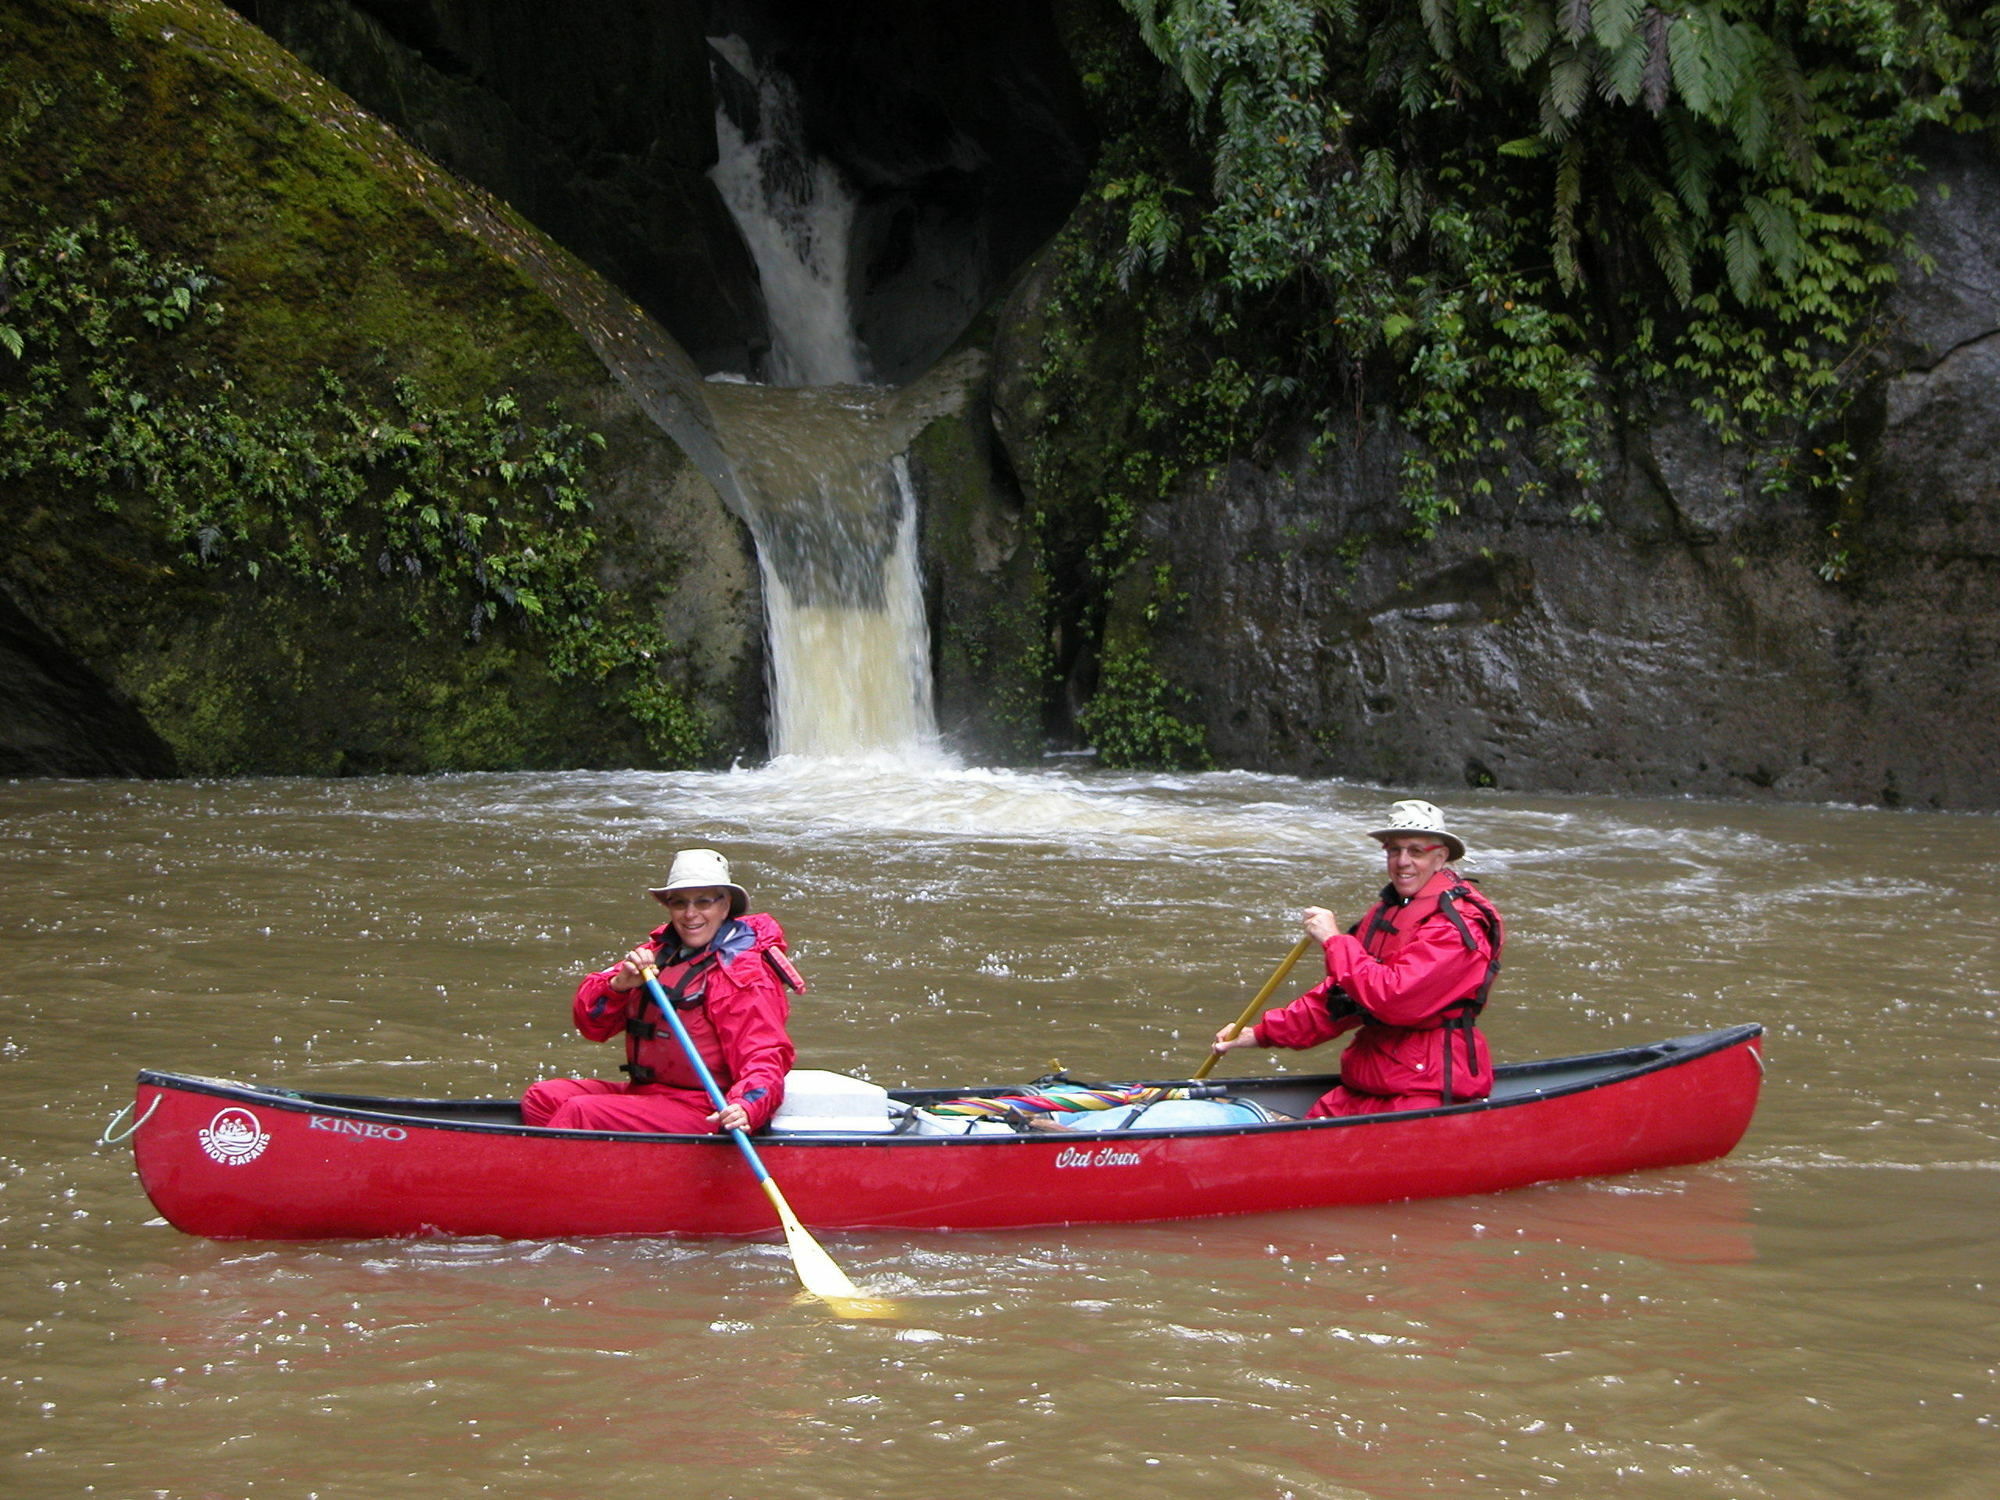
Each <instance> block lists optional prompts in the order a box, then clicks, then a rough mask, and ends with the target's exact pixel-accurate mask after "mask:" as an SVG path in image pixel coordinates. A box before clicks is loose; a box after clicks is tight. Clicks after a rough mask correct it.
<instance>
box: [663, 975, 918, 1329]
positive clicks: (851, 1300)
mask: <svg viewBox="0 0 2000 1500" xmlns="http://www.w3.org/2000/svg"><path fill="white" fill-rule="evenodd" d="M645 980H646V989H647V992H648V993H649V994H651V995H652V997H653V1003H654V1004H655V1005H657V1006H659V1008H660V1014H661V1015H663V1016H665V1017H666V1018H667V1024H668V1026H670V1027H672V1028H673V1033H674V1040H675V1041H677V1042H679V1043H680V1044H681V1051H682V1052H684V1053H685V1054H687V1060H688V1061H689V1062H690V1063H692V1064H693V1065H694V1070H695V1073H696V1074H697V1075H698V1076H699V1077H700V1078H701V1086H702V1087H703V1088H704V1089H706V1090H707V1091H708V1102H709V1103H711V1104H713V1105H714V1106H715V1108H716V1112H717V1113H718V1114H719V1113H720V1112H721V1111H722V1110H724V1109H726V1108H728V1103H729V1101H728V1100H726V1099H724V1098H723V1097H722V1090H721V1089H719V1088H718V1087H716V1083H715V1075H714V1074H713V1073H711V1072H709V1070H708V1064H707V1063H705V1062H703V1061H702V1057H701V1053H700V1052H699V1051H697V1050H696V1048H695V1045H694V1039H693V1038H692V1037H690V1036H689V1035H688V1033H687V1027H685V1026H683V1025H682V1024H681V1018H680V1017H679V1016H678V1015H676V1014H675V1013H674V1006H673V1002H672V1001H671V1000H669V999H668V998H667V993H666V991H665V990H663V989H661V988H660V976H659V971H658V970H657V969H654V968H652V967H651V966H650V965H649V966H648V967H647V968H646V970H645ZM729 1135H730V1139H732V1140H734V1141H735V1142H736V1149H737V1150H738V1151H741V1152H742V1153H743V1159H744V1160H745V1161H747V1162H749V1163H750V1170H751V1171H752V1172H754V1173H756V1174H757V1183H758V1185H759V1186H760V1187H762V1188H763V1189H764V1196H765V1197H767V1198H769V1199H770V1200H771V1206H772V1207H773V1208H775V1209H776V1210H777V1211H778V1222H779V1223H780V1224H782V1225H783V1226H784V1229H785V1244H786V1245H787V1246H788V1247H790V1249H791V1252H792V1268H793V1269H794V1270H795V1271H797V1272H798V1273H799V1282H800V1284H801V1285H802V1286H804V1287H805V1289H806V1290H807V1291H808V1292H810V1293H812V1295H813V1296H815V1297H817V1298H819V1299H820V1300H821V1301H822V1302H824V1303H826V1304H827V1305H828V1306H830V1307H832V1308H833V1310H834V1311H835V1312H837V1313H841V1314H843V1315H844V1316H846V1317H850V1318H893V1317H895V1316H896V1313H897V1307H896V1304H895V1303H893V1302H888V1301H885V1300H883V1299H882V1298H880V1297H870V1296H866V1295H864V1294H863V1293H862V1292H861V1291H860V1290H859V1289H857V1288H856V1287H855V1285H854V1283H853V1282H851V1281H849V1280H848V1279H847V1273H846V1272H845V1271H843V1270H841V1269H840V1267H839V1266H837V1265H835V1264H834V1263H833V1257H832V1256H831V1255H828V1254H827V1253H826V1251H825V1250H823V1249H821V1248H820V1243H819V1241H818V1240H816V1239H814V1238H813V1237H812V1236H811V1235H810V1234H809V1233H807V1232H806V1227H805V1225H803V1224H801V1223H800V1222H799V1216H798V1215H797V1214H795V1213H793V1212H792V1206H791V1204H789V1203H787V1202H786V1201H785V1195H784V1194H783V1193H781V1192H779V1191H778V1184H777V1183H775V1182H773V1181H772V1180H771V1173H770V1171H769V1170H768V1169H767V1168H766V1167H765V1165H764V1159H763V1158H762V1157H760V1156H759V1155H758V1154H757V1148H756V1147H755V1146H753V1145H751V1144H750V1137H749V1136H748V1135H747V1134H745V1133H744V1132H743V1131H741V1130H732V1131H730V1132H729Z"/></svg>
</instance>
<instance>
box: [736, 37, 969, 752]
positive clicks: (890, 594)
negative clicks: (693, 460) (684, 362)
mask: <svg viewBox="0 0 2000 1500" xmlns="http://www.w3.org/2000/svg"><path fill="white" fill-rule="evenodd" d="M709 40H710V46H711V47H712V48H713V49H714V52H715V57H716V63H715V66H716V68H717V69H718V74H717V78H718V85H719V87H718V89H717V94H718V98H719V99H722V100H725V101H726V100H727V99H729V98H730V97H731V95H732V94H733V95H734V96H735V97H736V99H737V101H738V109H737V112H738V114H740V115H742V116H743V118H742V120H741V121H740V122H739V120H738V119H737V118H735V117H733V116H732V113H731V111H730V109H729V108H728V107H727V105H726V103H722V104H718V106H717V109H716V117H715V135H716V147H717V162H716V165H715V167H714V168H713V169H712V170H711V172H710V174H709V175H710V177H711V178H712V179H713V181H714V182H715V184H716V187H717V189H718V190H719V191H720V193H721V194H722V198H723V201H724V202H725V203H726V204H727V205H728V208H729V211H730V213H731V214H732V215H733V216H734V218H735V220H736V223H737V227H738V228H739V230H740V231H741V233H742V235H743V239H744V243H745V244H746V245H747V246H748V247H749V250H750V253H751V255H752V257H753V258H754V260H755V261H756V264H757V271H758V276H759V278H760V281H761V284H762V287H763V292H764V303H765V312H766V317H767V320H768V322H769V326H770V335H771V347H770V352H769V355H768V357H767V360H766V369H765V371H764V373H765V375H766V377H767V379H768V381H769V382H770V384H769V385H766V386H756V385H745V384H741V383H736V382H727V381H717V382H714V383H712V384H711V387H710V390H711V398H710V405H711V407H712V408H713V409H714V411H715V413H716V416H717V419H718V424H719V426H720V430H721V432H722V434H723V440H724V446H725V448H726V449H727V450H728V452H729V456H730V460H731V463H732V465H733V467H734V468H735V470H736V473H737V477H738V480H739V483H740V488H741V490H742V496H743V503H744V505H745V507H746V508H747V510H748V516H747V517H746V519H747V520H748V522H749V525H750V532H751V535H752V537H753V538H754V539H755V541H756V543H757V558H758V566H759V569H760V571H761V574H762V578H763V583H764V602H765V614H766V622H767V628H768V631H769V656H770V676H771V748H772V752H773V753H774V754H776V755H809V756H853V755H865V754H878V753H884V752H888V753H895V754H901V755H925V756H929V755H935V754H936V752H937V726H936V722H935V719H934V717H933V714H932V710H931V688H930V641H929V635H928V630H927V626H926V622H925V618H924V609H923V596H922V590H921V587H920V583H919V579H918V576H917V546H916V530H917V507H916V495H915V492H914V490H913V489H912V487H911V484H910V478H909V471H908V466H907V464H906V463H905V461H904V460H903V458H902V457H901V454H900V450H899V446H898V443H897V441H896V438H895V435H894V425H895V424H893V423H891V422H887V421H885V420H884V414H883V409H882V404H881V402H880V400H879V399H878V398H879V397H880V396H881V394H882V393H880V392H875V391H872V390H870V389H868V388H865V387H864V386H863V384H862V383H863V382H864V381H865V380H866V378H867V354H866V351H865V350H864V349H863V347H862V345H861V342H860V340H859V338H858V337H857V336H856V334H855V331H854V318H853V312H852V308H851V305H850V301H849V298H848V293H847V278H848V266H847V257H848V248H849V243H850V241H851V238H852V230H853V223H854V208H855V200H854V195H853V193H852V191H851V190H850V189H849V187H848V186H847V184H846V183H845V182H844V181H843V180H842V179H841V176H840V173H839V172H838V171H837V170H836V169H835V168H834V166H833V165H832V164H831V163H829V162H826V161H823V160H820V159H818V158H816V157H814V156H812V155H811V154H810V153H809V152H808V151H807V149H806V147H805V145H804V139H805V136H804V130H803V128H802V125H801V120H800V114H799V104H798V96H797V93H796V91H795V90H794V89H793V87H792V85H791V82H790V80H788V79H786V78H785V77H783V76H782V75H781V74H778V73H776V72H774V71H772V70H770V69H768V68H765V67H763V66H761V65H760V64H759V63H758V62H757V60H756V59H755V58H754V57H753V56H752V54H751V52H750V49H749V48H748V46H747V45H746V44H745V43H744V42H743V41H742V40H740V39H739V38H736V37H711V38H710V39H709ZM724 68H726V69H728V70H730V73H731V74H733V77H729V76H726V75H724V74H722V73H721V72H720V70H721V69H724ZM720 85H728V86H720ZM753 100H754V105H753V104H752V103H751V102H750V101H753Z"/></svg>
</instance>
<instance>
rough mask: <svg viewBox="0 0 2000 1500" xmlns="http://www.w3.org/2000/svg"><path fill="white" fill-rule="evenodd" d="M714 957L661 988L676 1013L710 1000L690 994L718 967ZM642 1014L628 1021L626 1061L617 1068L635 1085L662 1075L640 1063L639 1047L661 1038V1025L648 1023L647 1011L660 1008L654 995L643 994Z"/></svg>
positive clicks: (700, 960)
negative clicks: (643, 1042) (645, 1042)
mask: <svg viewBox="0 0 2000 1500" xmlns="http://www.w3.org/2000/svg"><path fill="white" fill-rule="evenodd" d="M715 963H716V959H715V955H714V954H713V953H708V954H704V955H703V956H702V957H701V958H698V959H696V960H695V961H694V962H693V963H691V964H689V965H688V966H687V968H685V969H683V970H682V971H681V977H680V978H679V979H677V980H675V981H674V982H673V983H672V984H662V985H661V986H660V990H661V992H662V993H663V994H665V995H666V997H667V1003H668V1004H669V1005H671V1006H672V1007H673V1008H674V1009H675V1010H693V1009H694V1008H695V1007H696V1006H697V1005H699V1004H701V1002H702V1001H703V1000H704V999H705V998H707V997H706V996H705V995H703V994H699V993H697V994H692V995H691V994H689V993H688V991H689V990H690V989H692V988H693V987H694V986H695V984H696V983H697V982H698V981H700V980H702V979H704V978H706V977H707V975H708V971H709V970H710V969H712V968H714V967H715ZM640 993H641V997H642V998H641V999H640V1002H639V1014H638V1015H635V1016H627V1017H626V1018H625V1061H623V1062H622V1063H620V1064H619V1065H618V1071H619V1072H621V1073H625V1074H629V1075H630V1076H631V1079H632V1081H633V1082H634V1083H654V1082H657V1081H658V1078H659V1075H658V1073H656V1072H655V1071H654V1070H653V1069H652V1068H649V1067H647V1066H646V1064H644V1063H642V1062H640V1061H639V1043H640V1042H642V1041H651V1040H652V1039H653V1038H654V1037H656V1036H658V1035H659V1034H660V1023H659V1022H658V1021H648V1020H646V1019H645V1012H646V1007H647V1005H649V1004H657V1003H658V1002H657V1001H655V1000H654V999H653V996H652V993H651V991H641V992H640Z"/></svg>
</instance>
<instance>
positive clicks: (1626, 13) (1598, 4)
mask: <svg viewBox="0 0 2000 1500" xmlns="http://www.w3.org/2000/svg"><path fill="white" fill-rule="evenodd" d="M1645 12H1646V0H1595V3H1593V4H1592V5H1591V7H1590V34H1591V35H1592V36H1593V37H1595V38H1597V45H1598V46H1600V47H1602V48H1603V49H1604V50H1605V51H1606V52H1616V51H1618V50H1619V49H1620V48H1622V47H1623V46H1624V45H1625V44H1626V42H1628V41H1629V40H1630V39H1631V38H1632V37H1633V36H1635V35H1637V27H1638V25H1639V18H1640V16H1642V15H1644V14H1645ZM1640 40H1641V41H1643V40H1644V38H1643V37H1641V38H1640ZM1635 97H1636V96H1635ZM1628 102H1629V101H1628Z"/></svg>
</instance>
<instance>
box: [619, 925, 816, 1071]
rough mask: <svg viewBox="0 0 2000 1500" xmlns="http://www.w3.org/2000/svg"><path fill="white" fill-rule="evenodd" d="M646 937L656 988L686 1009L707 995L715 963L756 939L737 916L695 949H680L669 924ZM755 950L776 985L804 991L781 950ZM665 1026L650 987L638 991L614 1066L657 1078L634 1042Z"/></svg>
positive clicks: (802, 982)
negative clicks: (619, 1059) (655, 972)
mask: <svg viewBox="0 0 2000 1500" xmlns="http://www.w3.org/2000/svg"><path fill="white" fill-rule="evenodd" d="M651 941H652V945H653V951H654V953H655V954H656V955H657V956H658V963H657V967H658V970H659V973H658V979H659V985H660V989H661V991H662V992H663V993H664V994H665V995H666V997H667V1003H668V1004H669V1005H671V1006H673V1008H674V1009H675V1010H677V1011H690V1010H694V1009H695V1008H697V1007H698V1006H700V1005H701V1004H702V1003H703V1002H704V1001H705V1000H706V999H707V998H708V996H707V985H706V981H707V979H708V976H709V975H710V974H711V973H712V972H713V971H714V969H715V967H716V965H717V964H719V963H721V962H723V961H724V960H726V959H734V958H735V957H737V956H738V955H739V954H742V953H746V952H749V951H750V950H751V949H752V948H753V947H754V946H755V944H756V935H755V934H754V933H753V932H752V931H751V929H750V928H749V926H748V925H746V924H745V923H743V922H742V921H741V920H740V919H732V920H731V922H730V923H729V924H728V925H727V926H725V927H724V928H723V929H722V930H721V931H720V932H718V933H717V934H716V936H715V939H714V941H713V942H711V943H710V944H709V945H708V947H706V948H704V949H702V950H701V951H700V952H699V953H694V954H684V953H683V952H682V950H681V948H680V945H679V943H678V941H677V940H676V939H675V936H674V932H673V927H672V925H671V924H669V925H668V926H666V927H662V928H660V929H659V930H658V931H657V932H655V933H654V934H653V935H652V939H651ZM757 951H759V952H760V953H761V954H762V956H763V959H764V962H765V963H767V964H769V965H770V966H771V969H772V972H774V973H775V974H776V975H777V976H778V982H779V983H780V984H782V985H784V986H785V987H786V988H787V989H789V990H791V991H792V992H793V993H794V994H798V995H803V994H804V993H805V991H806V981H805V978H804V976H803V975H801V974H800V973H799V971H798V969H797V968H795V967H794V966H793V964H792V961H791V960H790V959H789V958H787V957H786V956H785V954H784V953H783V952H782V951H781V950H780V949H778V948H776V947H765V948H761V949H758V950H757ZM649 1011H650V1012H651V1014H652V1015H655V1016H660V1019H658V1020H653V1019H650V1018H649V1015H648V1012H649ZM665 1026H666V1018H665V1017H664V1016H663V1015H660V1009H659V1002H658V1001H657V1000H655V999H654V998H653V993H652V991H651V990H650V989H641V990H639V991H638V996H637V1004H636V1005H635V1006H634V1008H633V1010H632V1013H631V1014H629V1015H628V1016H626V1018H625V1061H624V1062H622V1063H620V1064H619V1065H618V1070H619V1071H620V1072H621V1073H626V1074H629V1075H630V1076H631V1079H632V1081H633V1082H634V1083H653V1082H655V1081H657V1079H658V1074H657V1073H656V1072H655V1071H654V1070H653V1069H652V1068H651V1067H649V1066H647V1065H646V1064H645V1063H642V1062H640V1061H639V1044H640V1043H641V1042H649V1041H651V1040H652V1039H653V1038H654V1037H656V1036H658V1035H659V1034H660V1031H661V1029H662V1028H663V1027H665Z"/></svg>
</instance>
